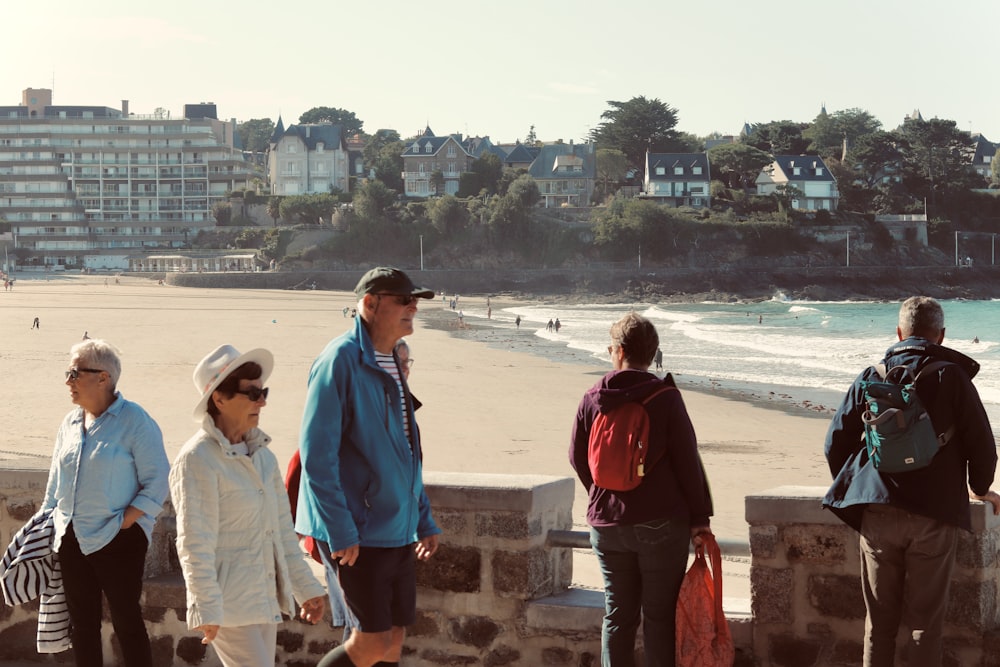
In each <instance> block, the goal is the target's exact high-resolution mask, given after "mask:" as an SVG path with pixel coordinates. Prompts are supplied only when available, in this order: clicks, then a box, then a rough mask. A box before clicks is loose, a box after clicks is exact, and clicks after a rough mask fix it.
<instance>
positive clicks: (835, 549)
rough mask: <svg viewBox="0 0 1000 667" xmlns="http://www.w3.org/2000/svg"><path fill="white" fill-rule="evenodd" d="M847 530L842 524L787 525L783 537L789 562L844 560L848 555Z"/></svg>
mask: <svg viewBox="0 0 1000 667" xmlns="http://www.w3.org/2000/svg"><path fill="white" fill-rule="evenodd" d="M847 530H849V529H848V528H845V527H841V526H804V525H794V526H786V527H785V529H784V531H783V532H782V539H783V540H784V543H785V553H786V554H787V556H788V560H789V562H791V563H799V562H809V563H839V562H842V561H843V560H844V558H845V557H846V556H847V542H846V538H847V537H848V535H847V533H846V532H845V531H847Z"/></svg>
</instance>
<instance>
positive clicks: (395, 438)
mask: <svg viewBox="0 0 1000 667" xmlns="http://www.w3.org/2000/svg"><path fill="white" fill-rule="evenodd" d="M355 293H356V294H357V296H358V299H359V301H358V317H356V318H355V319H354V328H353V329H352V330H350V331H347V332H346V333H344V334H342V335H341V336H339V337H338V338H335V339H334V340H332V341H331V342H330V343H329V344H328V345H327V346H326V349H325V350H323V352H322V353H321V354H320V356H319V357H318V358H317V359H316V361H315V362H314V363H313V366H312V369H311V370H310V373H309V387H308V390H307V393H306V406H305V414H304V416H303V420H302V433H301V442H300V447H299V450H300V455H301V458H302V477H301V482H300V492H299V499H298V511H297V513H296V523H295V530H296V532H298V533H299V534H302V535H310V536H312V537H313V538H315V539H316V540H317V543H318V544H319V546H320V552H321V554H322V555H323V556H324V560H325V562H326V564H327V566H328V567H330V568H331V569H332V570H334V571H335V573H336V576H337V578H338V580H339V582H340V586H341V588H342V589H343V594H344V600H345V602H346V603H347V607H348V609H349V610H350V612H351V615H352V618H351V619H350V620H351V626H352V629H353V631H352V633H351V637H350V638H349V639H348V640H347V642H345V643H344V645H343V646H339V647H337V648H336V649H334V650H333V651H331V652H330V653H328V654H327V655H326V656H325V657H324V658H323V659H322V660H321V661H320V663H319V667H370V666H372V665H379V666H385V665H397V664H398V663H399V657H400V652H401V650H402V645H403V637H404V628H405V627H406V626H407V625H412V624H413V622H414V620H415V615H416V575H415V560H414V552H415V553H416V558H419V559H422V560H426V559H427V558H430V557H431V556H432V555H434V552H435V551H437V547H438V534H439V533H440V532H441V531H440V530H439V529H438V527H437V526H436V525H435V523H434V520H433V519H432V518H431V508H430V502H429V501H428V499H427V494H426V493H425V492H424V487H423V479H422V465H421V460H422V456H421V450H420V432H419V430H418V429H417V424H416V421H414V419H413V412H414V410H415V407H414V402H413V397H412V395H411V394H410V390H409V387H408V386H407V384H406V378H405V376H404V374H403V373H402V372H401V367H400V364H399V360H398V358H397V357H396V355H395V354H394V352H393V348H394V346H395V344H396V341H398V340H399V339H400V338H402V337H403V336H409V335H410V334H412V333H413V320H414V318H415V317H416V315H417V299H430V298H432V297H433V296H434V292H433V291H432V290H429V289H424V288H420V287H416V286H415V285H414V284H413V282H412V281H411V280H410V278H409V277H408V276H407V275H406V274H405V273H403V272H402V271H400V270H398V269H394V268H389V267H377V268H374V269H372V270H371V271H369V272H368V273H366V274H365V275H364V276H363V277H362V278H361V280H360V281H359V282H358V285H357V287H356V288H355Z"/></svg>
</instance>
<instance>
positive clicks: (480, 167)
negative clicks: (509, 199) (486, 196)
mask: <svg viewBox="0 0 1000 667" xmlns="http://www.w3.org/2000/svg"><path fill="white" fill-rule="evenodd" d="M471 169H472V172H473V173H474V174H476V175H477V176H478V177H479V187H480V188H486V191H487V192H489V193H490V194H494V193H495V192H496V191H497V186H498V185H499V184H500V177H501V176H503V162H501V160H500V157H499V156H498V155H497V154H496V153H484V154H483V156H482V157H480V158H479V159H478V160H475V161H474V162H473V163H472V167H471ZM476 192H477V193H478V192H479V191H478V190H477V191H476Z"/></svg>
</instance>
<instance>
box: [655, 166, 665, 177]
mask: <svg viewBox="0 0 1000 667" xmlns="http://www.w3.org/2000/svg"><path fill="white" fill-rule="evenodd" d="M666 174H667V170H666V169H665V168H663V167H657V168H656V175H657V176H665V175H666Z"/></svg>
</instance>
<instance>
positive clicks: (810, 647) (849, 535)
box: [746, 486, 1000, 667]
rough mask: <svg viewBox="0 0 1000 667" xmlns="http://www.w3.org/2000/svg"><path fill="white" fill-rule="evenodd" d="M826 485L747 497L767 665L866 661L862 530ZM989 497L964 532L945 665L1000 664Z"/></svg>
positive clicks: (756, 623) (995, 528)
mask: <svg viewBox="0 0 1000 667" xmlns="http://www.w3.org/2000/svg"><path fill="white" fill-rule="evenodd" d="M825 492H826V489H825V488H822V487H796V486H783V487H779V488H776V489H771V490H769V491H764V492H762V493H760V494H755V495H751V496H748V497H747V499H746V518H747V522H748V523H749V524H750V548H751V551H752V553H753V560H752V564H751V570H750V586H751V604H752V610H753V647H754V654H755V656H756V658H757V664H758V665H759V666H760V667H812V666H823V667H835V666H838V665H845V666H846V665H860V664H861V650H862V640H863V637H864V621H865V605H864V600H863V599H862V597H861V579H860V577H861V561H860V556H859V552H858V535H857V533H855V532H854V531H853V530H852V529H850V528H849V527H847V526H846V525H845V524H843V523H842V522H841V521H840V520H839V519H837V517H836V516H834V515H833V513H831V512H828V511H826V510H824V509H822V507H821V500H822V498H823V495H824V494H825ZM988 507H989V506H988V505H986V504H984V503H978V502H976V503H973V507H972V517H973V518H972V525H973V532H972V533H971V534H969V533H965V532H964V531H963V532H962V533H961V535H960V538H959V545H958V559H957V563H956V568H955V573H954V575H953V578H952V587H951V593H950V598H949V602H948V611H947V616H946V620H945V660H944V664H945V665H949V666H950V665H955V666H958V665H962V666H963V667H971V666H973V665H982V666H984V667H985V666H986V665H998V664H1000V658H998V656H1000V631H998V629H1000V615H998V614H1000V609H998V586H1000V561H998V549H1000V518H998V517H995V516H993V514H992V512H991V511H988ZM901 634H902V633H901ZM900 645H902V636H901V639H900V642H899V643H898V644H897V646H900Z"/></svg>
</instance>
